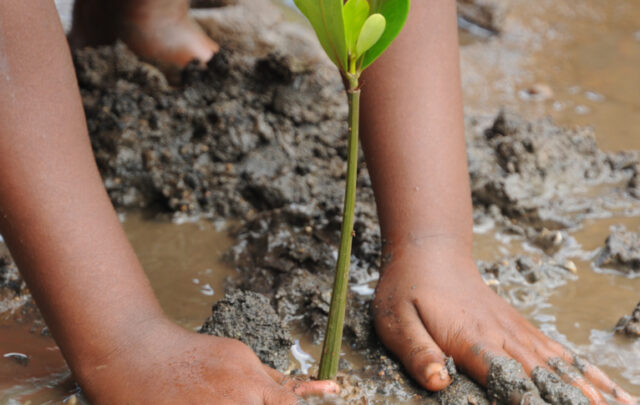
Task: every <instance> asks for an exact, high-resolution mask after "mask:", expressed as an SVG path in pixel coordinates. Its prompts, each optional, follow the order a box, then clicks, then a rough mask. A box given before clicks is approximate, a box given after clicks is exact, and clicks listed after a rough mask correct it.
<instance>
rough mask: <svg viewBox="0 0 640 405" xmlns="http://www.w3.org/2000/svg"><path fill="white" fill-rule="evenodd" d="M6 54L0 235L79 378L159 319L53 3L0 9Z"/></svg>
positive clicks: (1, 90) (0, 57)
mask: <svg viewBox="0 0 640 405" xmlns="http://www.w3.org/2000/svg"><path fill="white" fill-rule="evenodd" d="M0 46H1V48H2V49H0V69H1V71H0V73H1V74H0V134H1V135H0V156H2V159H0V232H1V233H2V235H3V237H4V238H5V240H6V242H7V245H8V246H9V248H10V251H11V253H12V255H13V256H14V258H15V260H16V262H17V264H18V266H19V268H20V270H21V272H22V274H23V276H24V278H25V279H26V281H27V283H28V285H29V287H30V289H31V291H32V294H33V296H34V298H35V299H36V302H37V304H38V306H39V308H40V310H41V312H42V314H43V316H44V317H45V319H46V321H47V323H48V325H49V327H50V329H51V331H52V333H53V335H54V337H55V338H56V341H57V342H58V344H59V345H60V347H61V349H62V351H63V353H64V355H65V357H66V359H67V361H68V362H69V363H70V365H71V366H72V368H78V367H80V364H81V363H82V362H83V361H85V360H87V359H92V358H93V359H96V360H98V359H99V358H100V357H101V356H105V355H107V354H109V352H111V351H114V350H118V347H117V342H118V338H119V335H121V334H122V333H123V331H124V330H131V326H132V325H133V324H136V323H139V322H144V321H145V320H147V319H154V318H157V317H160V316H161V315H160V314H161V310H160V308H159V306H158V304H157V302H156V301H155V299H154V297H153V293H152V290H151V288H150V285H149V283H148V281H147V279H146V278H145V275H144V273H143V271H142V269H141V267H140V265H139V263H138V261H137V259H136V257H135V254H134V252H133V251H132V249H131V247H130V246H129V244H128V241H127V239H126V237H125V235H124V234H123V231H122V229H121V227H120V224H119V222H118V219H117V216H116V215H115V212H114V210H113V208H112V206H111V203H110V201H109V199H108V197H107V195H106V192H105V190H104V187H103V186H102V182H101V179H100V176H99V173H98V170H97V167H96V165H95V162H94V160H93V155H92V153H91V148H90V144H89V139H88V136H87V133H86V124H85V121H84V114H83V111H82V105H81V101H80V95H79V91H78V88H77V83H76V80H75V76H74V72H73V66H72V63H71V58H70V55H69V50H68V47H67V44H66V41H65V37H64V32H63V30H62V27H61V26H60V23H59V21H58V18H57V12H56V10H55V7H54V5H53V2H51V1H44V0H43V1H28V2H24V1H21V0H5V1H2V2H0Z"/></svg>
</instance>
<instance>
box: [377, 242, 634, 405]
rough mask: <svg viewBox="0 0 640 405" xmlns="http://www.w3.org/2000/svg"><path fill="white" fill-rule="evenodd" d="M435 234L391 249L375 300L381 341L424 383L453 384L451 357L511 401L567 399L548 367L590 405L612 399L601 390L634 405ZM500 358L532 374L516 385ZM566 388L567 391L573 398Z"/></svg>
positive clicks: (437, 387) (436, 386) (434, 385)
mask: <svg viewBox="0 0 640 405" xmlns="http://www.w3.org/2000/svg"><path fill="white" fill-rule="evenodd" d="M436 239H437V238H433V239H430V241H429V244H427V243H426V242H425V243H424V244H422V245H421V246H413V245H410V246H395V247H393V249H391V248H388V249H386V250H387V251H386V252H385V257H388V258H389V259H388V262H387V264H386V265H385V267H384V268H383V269H382V277H381V278H380V281H379V283H378V287H377V290H376V296H375V300H374V303H373V314H374V320H375V326H376V330H377V332H378V334H379V336H380V338H381V340H382V342H383V343H384V344H385V345H386V346H387V347H388V348H389V349H390V350H391V351H393V352H394V353H395V354H396V355H397V356H398V358H399V359H400V360H401V361H402V363H403V364H404V366H405V368H406V369H407V371H408V372H409V373H410V374H411V375H412V376H413V377H414V378H415V379H416V380H417V381H418V382H419V383H420V384H421V385H422V386H424V387H425V388H427V389H429V390H432V391H439V390H441V389H443V388H445V387H447V386H448V385H449V384H450V383H451V378H450V377H449V375H448V373H447V369H446V367H445V355H447V356H451V357H453V359H454V361H455V363H456V366H457V367H459V368H460V369H461V370H463V371H464V372H466V373H467V374H468V375H469V376H471V377H473V378H474V379H475V380H476V381H477V382H479V383H481V384H483V385H485V386H488V388H489V389H490V391H491V389H492V387H493V390H494V391H496V392H495V393H494V394H495V395H493V397H497V396H498V397H501V398H503V399H504V398H510V400H507V401H506V402H508V403H535V401H534V402H526V401H525V402H521V401H522V399H523V395H525V394H527V395H532V396H533V397H537V396H538V395H542V397H543V398H544V399H545V400H546V401H549V402H551V403H554V404H556V403H558V404H559V403H564V402H562V401H557V400H556V399H554V398H551V395H550V394H549V393H550V392H555V388H554V390H550V389H549V386H550V385H549V381H551V380H550V378H548V377H545V378H541V376H546V374H544V373H545V372H546V373H550V374H553V375H554V376H555V377H554V378H556V380H553V381H551V382H552V383H553V384H552V385H553V386H554V387H555V386H561V385H560V382H562V383H565V384H570V385H573V386H574V387H575V388H577V389H579V390H580V391H581V392H582V394H583V395H584V397H586V398H588V400H587V401H588V402H590V403H591V404H598V405H599V404H606V403H607V402H606V400H605V397H604V396H603V394H602V393H601V392H604V393H606V394H608V395H610V396H611V397H613V398H615V399H616V400H617V401H618V402H620V403H623V404H636V399H634V398H632V397H631V396H630V395H629V394H627V393H626V392H625V391H624V390H622V389H621V388H620V387H619V386H618V385H616V384H615V383H614V382H613V381H611V380H610V379H609V378H608V377H607V376H606V375H605V374H604V373H603V372H602V371H600V370H599V369H598V368H596V367H595V366H593V365H591V364H589V363H587V362H586V361H584V360H582V359H581V358H579V357H577V356H575V355H574V354H573V353H571V352H570V351H568V350H567V349H565V348H564V347H563V346H561V345H560V344H558V343H556V342H554V341H553V340H551V339H549V338H548V337H547V336H545V335H544V334H543V333H542V332H540V331H539V330H538V329H536V328H535V327H534V326H533V325H531V324H530V323H529V322H528V321H527V320H525V319H524V318H523V317H522V316H521V315H520V314H519V313H518V312H517V311H516V310H515V309H514V308H512V307H511V306H510V305H509V304H508V303H507V302H506V301H504V300H503V299H502V298H500V297H499V296H498V295H497V294H495V293H494V292H493V291H492V290H491V289H490V288H489V287H487V286H486V285H485V284H484V282H483V280H482V278H481V277H480V274H479V272H478V270H477V268H476V266H475V263H474V261H473V258H472V257H471V254H464V253H462V252H461V249H459V248H458V246H459V245H458V244H456V243H455V242H451V241H447V242H439V241H437V240H436ZM427 245H428V246H427ZM496 359H513V360H515V361H517V362H518V363H520V365H522V367H523V369H524V372H523V374H524V373H526V375H524V377H523V376H522V375H520V373H512V374H514V375H513V376H512V377H514V378H515V380H513V381H517V382H518V384H513V383H512V382H513V381H510V380H509V379H508V378H507V379H504V378H503V379H501V378H500V376H499V374H500V373H496V372H495V370H496V368H495V365H496V364H498V363H496V361H497V360H496ZM505 364H508V363H505ZM492 366H493V368H494V370H493V372H492ZM518 367H519V366H518ZM511 368H513V367H511ZM502 369H504V367H503V368H502ZM521 370H522V369H521ZM496 376H498V378H497V379H496V378H495V377H496ZM528 376H529V377H530V376H533V377H534V378H533V381H530V380H529V377H528ZM523 378H524V379H523ZM503 380H504V381H503ZM534 383H535V385H534ZM536 385H537V388H536ZM495 387H513V389H514V392H497V391H499V390H496V389H495ZM569 388H571V387H569ZM538 390H539V393H538ZM502 391H505V390H504V389H502ZM529 391H530V393H529ZM564 391H566V392H563V393H562V394H563V395H564V396H567V397H568V396H571V395H573V396H575V392H571V390H568V389H565V390H564ZM580 391H578V392H580ZM490 394H491V392H490ZM533 397H532V398H533ZM585 400H586V399H585ZM572 403H574V402H572ZM576 403H580V402H576Z"/></svg>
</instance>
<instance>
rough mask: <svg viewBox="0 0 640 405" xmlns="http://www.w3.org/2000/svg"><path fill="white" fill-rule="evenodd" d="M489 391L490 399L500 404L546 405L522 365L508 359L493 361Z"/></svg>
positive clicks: (489, 378)
mask: <svg viewBox="0 0 640 405" xmlns="http://www.w3.org/2000/svg"><path fill="white" fill-rule="evenodd" d="M487 391H488V393H489V398H490V399H492V400H494V401H497V402H498V403H500V404H514V405H515V404H523V405H527V404H529V405H533V404H536V405H538V404H546V402H545V401H543V400H542V398H540V393H539V392H538V388H537V387H536V386H535V384H534V383H533V381H531V379H530V378H529V377H527V375H526V373H525V372H524V369H523V368H522V366H521V365H520V363H518V362H516V361H515V360H512V359H510V358H507V357H495V358H493V359H492V360H491V365H490V367H489V375H488V377H487Z"/></svg>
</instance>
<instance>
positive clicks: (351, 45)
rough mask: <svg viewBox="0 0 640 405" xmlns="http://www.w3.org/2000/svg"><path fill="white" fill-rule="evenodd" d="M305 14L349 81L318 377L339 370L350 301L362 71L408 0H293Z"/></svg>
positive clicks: (397, 25)
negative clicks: (334, 251)
mask: <svg viewBox="0 0 640 405" xmlns="http://www.w3.org/2000/svg"><path fill="white" fill-rule="evenodd" d="M294 2H295V3H296V5H297V6H298V8H299V9H300V11H301V12H302V13H303V14H304V15H305V17H307V19H308V20H309V22H310V23H311V26H312V27H313V29H314V30H315V32H316V35H317V36H318V40H319V41H320V44H321V45H322V47H323V49H324V50H325V52H326V53H327V56H329V59H331V61H332V62H333V63H334V64H335V65H336V66H337V67H338V69H339V70H340V73H341V74H342V77H343V79H344V80H345V82H347V84H348V85H347V96H348V99H349V142H348V155H347V178H346V185H345V198H344V212H343V214H342V215H343V216H342V229H341V232H340V250H339V251H338V262H337V264H336V273H335V280H334V284H333V293H332V295H331V306H330V308H329V320H328V322H327V330H326V334H325V340H324V345H323V348H322V358H321V359H320V371H319V374H318V378H319V379H321V380H329V379H334V378H335V377H336V374H337V373H338V363H339V362H340V347H341V344H342V329H343V327H344V318H345V312H346V307H347V292H348V288H349V266H350V264H351V242H352V240H353V236H354V233H353V222H354V210H355V204H356V182H357V178H358V138H359V135H360V134H359V132H360V131H359V129H360V85H359V79H360V74H361V73H362V72H363V71H364V70H365V69H366V68H367V67H369V65H371V64H372V63H373V62H374V61H375V60H376V59H377V58H378V57H379V56H380V55H382V53H383V52H384V51H385V50H386V49H387V47H388V46H389V45H390V44H391V42H393V40H394V39H395V38H396V36H397V35H398V34H399V33H400V31H401V30H402V27H403V26H404V23H405V22H406V20H407V16H408V15H409V6H410V4H409V3H410V0H347V1H345V0H294Z"/></svg>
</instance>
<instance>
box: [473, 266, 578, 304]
mask: <svg viewBox="0 0 640 405" xmlns="http://www.w3.org/2000/svg"><path fill="white" fill-rule="evenodd" d="M478 268H479V269H480V273H481V274H482V277H483V278H484V280H485V282H486V283H487V284H488V285H492V286H494V289H495V290H496V292H497V293H498V294H500V295H501V296H502V297H503V298H505V299H506V300H507V301H509V302H510V303H511V304H512V305H514V306H516V307H520V308H522V307H529V306H532V305H534V304H537V303H540V302H542V301H544V300H545V299H546V297H547V296H548V295H549V294H550V292H551V291H552V290H553V289H555V288H558V287H560V286H562V285H564V284H566V283H567V280H575V279H576V277H577V276H576V275H575V274H573V272H572V271H570V270H568V269H567V268H566V267H565V266H561V265H559V264H557V263H555V262H553V261H551V260H548V259H535V258H532V257H529V256H522V255H520V256H517V257H515V258H509V259H504V260H501V261H498V262H494V263H485V262H479V263H478Z"/></svg>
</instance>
